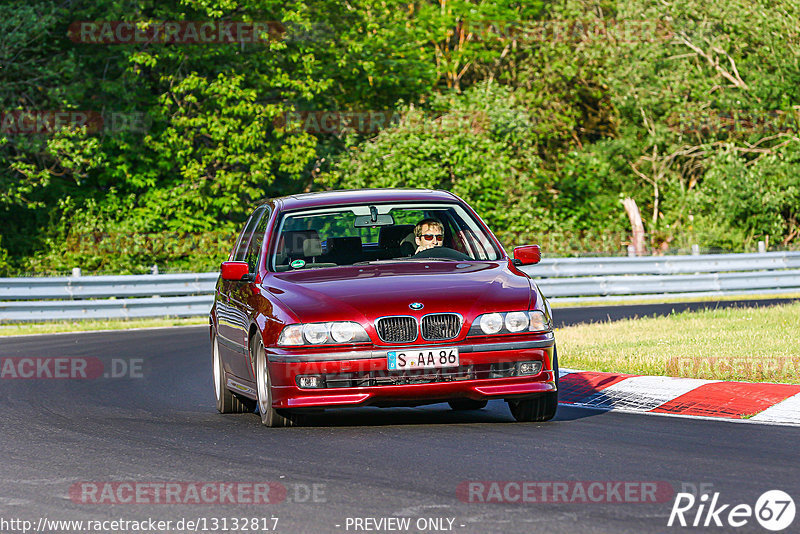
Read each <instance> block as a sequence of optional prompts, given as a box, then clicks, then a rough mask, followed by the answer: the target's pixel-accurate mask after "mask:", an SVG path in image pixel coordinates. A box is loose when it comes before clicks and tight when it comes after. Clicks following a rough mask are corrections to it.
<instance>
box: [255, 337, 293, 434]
mask: <svg viewBox="0 0 800 534" xmlns="http://www.w3.org/2000/svg"><path fill="white" fill-rule="evenodd" d="M250 350H255V351H256V353H255V362H256V387H257V390H258V413H260V414H261V424H263V425H264V426H270V427H277V426H292V420H291V419H289V418H287V417H284V416H283V415H281V414H279V413H278V412H277V410H275V408H273V407H272V380H271V379H270V377H269V366H268V365H267V354H266V351H265V350H264V344H263V343H262V342H261V339H260V337H259V336H258V334H256V335H255V336H253V339H251V340H250Z"/></svg>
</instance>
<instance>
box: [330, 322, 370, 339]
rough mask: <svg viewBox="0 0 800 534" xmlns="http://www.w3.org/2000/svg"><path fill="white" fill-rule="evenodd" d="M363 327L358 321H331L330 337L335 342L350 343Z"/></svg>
mask: <svg viewBox="0 0 800 534" xmlns="http://www.w3.org/2000/svg"><path fill="white" fill-rule="evenodd" d="M359 330H360V331H361V332H363V331H364V328H362V326H361V325H360V324H358V323H331V337H332V338H333V340H334V341H335V342H337V343H350V342H351V341H353V340H354V339H356V338H357V337H358V334H359Z"/></svg>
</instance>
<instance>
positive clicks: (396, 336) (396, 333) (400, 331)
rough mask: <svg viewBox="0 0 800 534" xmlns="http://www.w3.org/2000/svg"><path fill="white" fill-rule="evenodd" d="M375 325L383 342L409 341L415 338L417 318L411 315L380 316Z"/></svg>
mask: <svg viewBox="0 0 800 534" xmlns="http://www.w3.org/2000/svg"><path fill="white" fill-rule="evenodd" d="M375 327H376V329H377V331H378V337H379V338H381V341H383V342H384V343H410V342H412V341H414V340H416V339H417V320H416V319H414V318H413V317H406V316H398V317H381V318H380V319H378V321H377V323H376V324H375Z"/></svg>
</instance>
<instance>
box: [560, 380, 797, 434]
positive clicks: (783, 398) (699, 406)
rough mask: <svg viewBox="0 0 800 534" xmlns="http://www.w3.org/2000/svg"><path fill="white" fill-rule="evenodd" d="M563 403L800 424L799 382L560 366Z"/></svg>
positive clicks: (561, 402)
mask: <svg viewBox="0 0 800 534" xmlns="http://www.w3.org/2000/svg"><path fill="white" fill-rule="evenodd" d="M559 375H560V378H559V383H558V390H559V391H558V402H559V404H567V405H575V406H582V407H587V408H597V409H602V410H620V411H626V412H639V413H652V414H662V415H677V416H689V417H703V418H707V417H716V418H723V419H729V420H739V421H753V422H761V423H779V424H789V425H800V385H795V384H766V383H754V382H723V381H720V380H701V379H698V378H673V377H668V376H639V375H626V374H618V373H600V372H595V371H576V370H573V369H561V370H560V372H559Z"/></svg>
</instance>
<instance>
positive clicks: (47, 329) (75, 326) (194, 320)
mask: <svg viewBox="0 0 800 534" xmlns="http://www.w3.org/2000/svg"><path fill="white" fill-rule="evenodd" d="M195 324H208V317H188V318H183V319H179V318H173V319H163V318H159V319H129V320H115V321H111V320H108V321H62V322H52V323H36V324H29V323H20V324H5V325H0V336H25V335H30V334H55V333H59V332H86V331H91V330H129V329H134V328H158V327H165V326H189V325H195Z"/></svg>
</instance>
